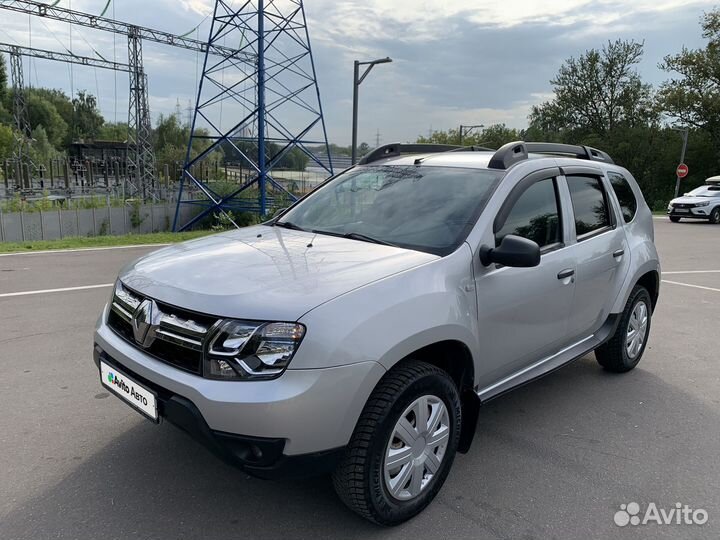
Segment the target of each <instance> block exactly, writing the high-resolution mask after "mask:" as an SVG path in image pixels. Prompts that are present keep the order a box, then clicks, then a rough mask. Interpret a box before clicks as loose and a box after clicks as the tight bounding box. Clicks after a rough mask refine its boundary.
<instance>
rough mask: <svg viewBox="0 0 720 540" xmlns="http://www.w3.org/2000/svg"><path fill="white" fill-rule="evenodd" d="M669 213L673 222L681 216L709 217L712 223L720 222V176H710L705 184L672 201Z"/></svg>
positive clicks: (693, 217)
mask: <svg viewBox="0 0 720 540" xmlns="http://www.w3.org/2000/svg"><path fill="white" fill-rule="evenodd" d="M667 213H668V216H669V217H670V221H672V222H673V223H677V222H678V221H680V219H681V218H690V219H707V220H708V221H709V222H710V223H715V224H718V223H720V176H713V177H711V178H708V179H707V180H705V185H704V186H700V187H697V188H695V189H693V190H692V191H690V192H689V193H685V195H683V196H682V197H678V198H677V199H673V200H672V201H670V204H669V206H668V209H667Z"/></svg>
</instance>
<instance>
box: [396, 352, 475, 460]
mask: <svg viewBox="0 0 720 540" xmlns="http://www.w3.org/2000/svg"><path fill="white" fill-rule="evenodd" d="M407 360H420V361H422V362H426V363H428V364H432V365H434V366H436V367H438V368H440V369H442V370H443V371H445V372H446V373H447V374H448V375H450V378H451V379H452V380H453V382H454V383H455V386H456V387H457V389H458V393H459V394H460V404H461V407H462V424H461V428H460V444H459V446H458V452H460V453H463V454H464V453H466V452H467V451H468V450H469V449H470V446H471V445H472V440H473V438H474V436H475V430H476V427H477V419H478V414H479V409H480V398H478V395H477V393H476V392H475V389H474V386H475V362H474V360H473V356H472V353H471V352H470V348H469V347H468V346H467V345H466V344H465V343H463V342H462V341H457V340H444V341H438V342H436V343H432V344H430V345H426V346H425V347H422V348H420V349H418V350H416V351H414V352H412V353H410V354H409V355H407V356H406V357H405V358H403V359H401V360H400V361H399V362H398V363H397V364H395V365H396V366H397V365H399V364H401V363H402V362H404V361H407ZM393 367H394V366H393Z"/></svg>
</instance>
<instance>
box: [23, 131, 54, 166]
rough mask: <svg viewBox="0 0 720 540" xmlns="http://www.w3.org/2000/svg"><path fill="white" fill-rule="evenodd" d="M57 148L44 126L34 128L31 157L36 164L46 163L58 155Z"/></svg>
mask: <svg viewBox="0 0 720 540" xmlns="http://www.w3.org/2000/svg"><path fill="white" fill-rule="evenodd" d="M57 153H58V152H57V150H56V149H55V147H54V146H53V145H52V143H51V142H50V139H49V138H48V134H47V131H46V130H45V128H43V126H38V127H36V128H35V129H33V130H32V143H31V144H30V159H32V161H33V163H35V165H38V166H39V165H41V164H45V165H46V166H47V163H48V162H49V161H50V159H52V158H53V157H55V156H56V155H57Z"/></svg>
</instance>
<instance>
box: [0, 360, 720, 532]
mask: <svg viewBox="0 0 720 540" xmlns="http://www.w3.org/2000/svg"><path fill="white" fill-rule="evenodd" d="M649 356H650V357H652V354H650V355H649ZM646 361H648V362H649V361H652V359H651V358H650V359H648V357H646ZM658 398H660V399H661V400H662V403H664V404H665V406H664V407H657V406H654V405H653V400H657V399H658ZM642 401H645V403H647V405H646V406H645V407H643V406H642V405H639V404H638V403H639V402H642ZM669 403H682V404H683V408H682V410H680V409H679V408H678V409H677V412H676V413H672V412H671V411H673V407H672V406H670V405H669ZM669 411H670V412H669ZM717 416H718V415H717V412H716V410H713V409H710V408H708V407H707V406H706V405H705V404H703V403H701V402H699V401H697V400H695V399H693V398H691V397H690V396H688V395H686V394H685V393H683V392H681V391H679V390H678V389H677V388H674V387H672V386H670V385H668V384H667V383H665V382H664V381H663V380H661V379H659V378H658V377H656V376H654V375H653V374H651V373H650V372H648V371H644V370H642V369H637V370H635V371H634V372H632V373H630V374H628V375H625V376H618V375H612V374H607V373H605V372H603V371H602V370H600V369H599V368H598V367H597V365H596V364H595V362H594V360H591V359H589V358H587V359H583V360H581V361H579V362H577V363H575V364H573V365H571V366H568V367H567V368H565V369H563V370H560V371H558V372H556V373H555V374H552V375H550V376H548V377H546V378H545V379H542V380H541V381H538V382H536V383H533V384H531V385H529V386H526V387H523V388H521V389H519V390H517V391H515V392H513V393H511V394H508V395H506V396H504V397H501V398H499V399H497V400H495V401H493V402H491V403H489V404H488V405H487V406H485V407H484V408H483V409H482V411H481V417H480V421H479V424H478V432H477V438H476V441H475V443H476V444H475V445H474V447H473V448H472V449H471V451H470V453H469V454H467V455H465V456H459V457H458V459H457V460H456V461H455V466H454V469H453V471H452V473H451V475H450V479H449V480H448V483H447V484H446V485H445V487H444V489H443V490H442V491H441V494H440V496H439V497H438V499H437V500H436V501H435V503H434V504H433V505H431V506H430V507H429V508H428V509H427V510H426V511H425V512H424V513H423V514H422V515H421V516H419V517H418V518H416V519H414V520H412V521H411V522H409V523H407V524H405V525H403V526H401V527H398V528H395V529H384V528H379V527H376V526H374V525H372V524H370V523H367V522H365V521H363V520H362V519H360V518H358V517H357V516H355V515H354V514H352V513H350V512H349V511H348V510H347V509H345V507H344V506H343V505H342V503H341V502H340V501H339V500H338V499H337V498H336V496H335V493H334V491H333V489H332V485H331V483H330V481H329V479H326V478H321V479H315V480H308V481H296V482H289V481H287V482H270V481H263V480H256V479H254V478H251V477H248V476H247V475H246V474H244V473H242V472H241V471H238V470H236V469H234V468H231V467H229V466H226V465H225V464H224V463H222V462H221V461H219V460H218V459H216V458H215V457H214V456H212V455H211V454H210V453H209V452H207V451H206V450H205V449H204V448H203V447H202V446H200V445H199V444H197V443H195V442H194V441H192V440H191V439H190V438H189V437H188V436H186V435H185V434H184V433H182V432H180V431H178V430H177V429H175V428H174V427H172V426H170V425H168V424H163V425H161V426H159V427H157V426H154V425H152V424H150V423H149V422H147V423H146V422H139V423H138V424H136V425H135V426H134V427H132V428H131V429H129V430H127V431H124V432H122V433H118V435H117V437H116V438H115V439H114V440H113V442H112V443H111V444H110V445H108V446H107V447H105V448H104V449H102V450H101V451H98V452H95V453H94V454H93V455H90V456H87V457H86V458H84V461H81V462H80V464H79V466H78V467H77V469H76V470H75V471H74V472H72V473H71V474H70V475H68V476H67V477H66V478H64V479H63V480H62V481H60V482H59V483H58V484H57V485H55V486H54V487H52V488H50V489H48V490H47V491H45V492H44V493H42V494H41V495H40V496H38V497H36V498H34V499H32V500H29V501H26V502H23V503H21V504H20V506H19V507H17V508H16V509H15V510H14V511H13V512H11V513H10V514H9V515H8V516H7V518H6V519H5V520H4V522H3V523H2V524H0V537H2V538H4V539H6V540H24V539H33V540H40V539H44V538H87V539H105V538H123V539H124V538H143V539H150V538H153V539H155V538H157V539H160V538H164V539H179V538H192V539H199V538H204V539H214V538H239V539H240V538H242V539H252V540H256V539H265V538H267V539H273V540H277V539H288V538H313V539H316V538H317V539H319V538H389V537H397V538H421V537H427V538H437V537H438V535H440V536H439V537H445V535H446V534H448V535H450V532H449V530H452V534H451V535H450V536H449V537H452V538H475V539H477V538H486V537H494V538H520V537H525V538H532V537H537V538H543V537H549V536H562V537H579V536H580V535H582V532H583V531H585V532H586V533H587V532H588V531H594V532H593V536H595V537H608V535H614V534H616V533H617V529H616V528H614V527H615V526H614V525H613V524H612V515H613V512H614V511H615V510H617V507H616V506H613V505H616V504H618V503H620V502H624V500H625V498H627V497H633V496H636V495H637V496H638V497H640V496H643V493H638V489H640V488H635V486H636V484H637V483H638V482H640V481H641V480H639V479H638V474H640V475H641V476H642V475H644V474H645V471H646V469H647V471H648V472H647V474H654V473H653V471H654V470H657V469H658V468H661V469H662V468H663V467H664V468H665V469H667V468H669V467H672V466H673V465H674V463H673V461H676V458H675V457H674V455H675V453H676V449H675V448H673V445H674V444H678V443H679V444H681V445H683V446H684V444H685V443H684V442H683V439H684V437H685V436H684V433H683V431H687V432H692V431H693V430H697V429H698V426H696V425H693V423H692V421H690V422H689V421H688V418H693V417H694V418H704V423H703V424H702V426H703V428H704V429H708V427H710V428H712V427H713V426H717V425H718V418H717ZM573 426H575V427H574V428H573ZM638 426H643V427H647V426H651V427H652V429H653V432H652V435H651V436H650V437H649V439H650V440H651V441H653V440H656V442H657V443H658V448H656V449H655V450H651V449H648V448H645V446H644V444H643V443H644V441H641V440H638V441H636V440H635V439H633V433H637V431H638V430H637V428H638ZM107 429H108V430H112V429H113V426H112V425H108V426H107ZM642 437H644V438H645V441H647V439H648V437H647V434H646V433H645V434H644V435H643V436H642ZM678 437H679V439H678ZM636 443H637V444H641V445H642V446H639V447H637V448H636V447H635V446H636ZM619 446H620V447H621V448H619ZM663 448H665V449H666V450H662V449H663ZM694 451H695V452H697V453H699V455H698V458H702V460H703V461H705V459H712V458H713V454H712V449H711V448H707V449H706V448H695V449H694ZM705 452H707V454H708V455H707V456H703V453H705ZM618 454H624V456H623V455H620V457H618ZM621 458H622V459H621ZM640 458H642V459H643V460H644V465H643V466H641V467H640V468H639V467H638V463H639V462H640V461H639V459H640ZM712 468H713V467H710V469H707V468H703V469H702V471H701V473H699V474H700V476H699V478H697V479H696V478H695V473H694V471H693V469H692V463H690V464H688V462H687V461H686V462H685V468H684V474H685V477H684V478H685V481H688V482H689V483H690V485H692V484H693V483H694V484H695V485H696V486H697V483H698V482H700V483H704V484H705V485H706V486H708V488H709V482H710V480H708V478H713V477H715V478H716V476H714V475H715V474H716V471H715V472H714V471H713V470H711V469H712ZM714 468H715V469H717V466H714ZM669 470H672V469H671V468H670V469H669ZM608 471H609V472H608ZM705 474H707V476H703V475H705ZM558 482H560V488H559V487H558ZM671 483H672V482H671ZM563 484H565V485H567V486H572V485H577V486H578V487H579V488H581V490H582V491H578V492H574V491H573V490H572V488H568V487H563ZM560 489H562V493H560ZM658 489H660V488H658ZM679 491H681V490H676V491H675V492H673V493H671V495H673V496H675V495H677V496H681V495H682V493H680V492H679ZM644 495H647V494H644ZM650 495H653V496H658V497H660V496H661V495H660V494H658V493H657V492H655V493H651V494H650ZM565 496H568V497H570V498H571V499H572V500H574V501H575V503H576V506H575V507H576V511H586V512H587V513H588V515H587V516H585V515H582V514H579V515H578V514H573V515H570V516H563V515H562V514H561V513H558V512H556V511H555V510H554V509H556V508H557V507H556V504H557V502H558V501H561V500H562V498H563V497H565ZM672 500H673V501H674V500H675V499H672ZM553 512H554V513H553ZM550 515H552V516H553V518H552V519H549V518H548V516H550ZM548 527H550V528H548ZM588 527H590V528H588ZM665 532H667V533H671V532H672V530H668V531H659V530H657V529H656V530H655V536H656V537H657V536H663V534H662V533H665ZM431 533H432V534H431ZM658 533H660V534H658ZM675 533H677V531H675Z"/></svg>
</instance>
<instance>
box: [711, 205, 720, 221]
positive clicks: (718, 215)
mask: <svg viewBox="0 0 720 540" xmlns="http://www.w3.org/2000/svg"><path fill="white" fill-rule="evenodd" d="M710 223H714V224H715V225H717V224H718V223H720V206H718V207H717V208H713V211H712V212H710Z"/></svg>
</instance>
